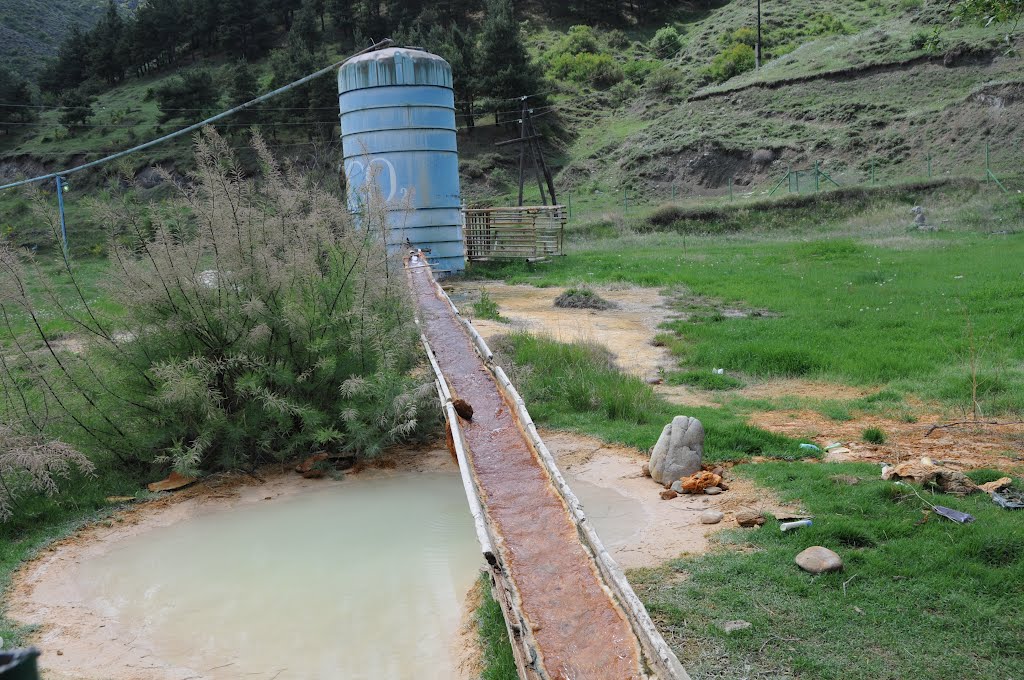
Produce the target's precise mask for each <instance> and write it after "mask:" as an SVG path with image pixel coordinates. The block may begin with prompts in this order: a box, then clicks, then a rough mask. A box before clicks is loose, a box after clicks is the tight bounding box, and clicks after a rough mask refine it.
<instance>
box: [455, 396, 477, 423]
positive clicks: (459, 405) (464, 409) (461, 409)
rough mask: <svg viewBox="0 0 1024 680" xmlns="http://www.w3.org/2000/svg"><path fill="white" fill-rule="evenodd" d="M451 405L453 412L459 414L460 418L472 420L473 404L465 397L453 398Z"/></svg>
mask: <svg viewBox="0 0 1024 680" xmlns="http://www.w3.org/2000/svg"><path fill="white" fill-rule="evenodd" d="M452 406H453V407H454V408H455V412H456V413H458V414H459V417H460V418H463V419H465V420H473V406H472V405H471V404H470V403H469V402H468V401H466V400H465V399H455V400H454V401H452Z"/></svg>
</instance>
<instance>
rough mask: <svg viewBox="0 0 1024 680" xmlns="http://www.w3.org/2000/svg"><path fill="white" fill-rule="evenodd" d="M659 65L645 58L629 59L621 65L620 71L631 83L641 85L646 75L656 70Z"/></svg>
mask: <svg viewBox="0 0 1024 680" xmlns="http://www.w3.org/2000/svg"><path fill="white" fill-rule="evenodd" d="M659 68H660V65H659V64H658V63H657V62H654V61H650V60H647V59H630V60H629V61H627V62H626V63H625V64H624V65H623V66H622V73H623V75H624V76H625V77H626V80H629V81H630V82H632V83H635V84H637V85H642V84H643V82H644V81H645V80H647V77H648V76H649V75H650V74H651V73H653V72H655V71H657V70H658V69H659Z"/></svg>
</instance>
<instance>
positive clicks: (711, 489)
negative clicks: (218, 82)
mask: <svg viewBox="0 0 1024 680" xmlns="http://www.w3.org/2000/svg"><path fill="white" fill-rule="evenodd" d="M704 493H706V494H707V495H709V496H717V495H718V494H720V493H722V490H721V489H720V488H719V487H717V486H709V487H708V488H706V489H704Z"/></svg>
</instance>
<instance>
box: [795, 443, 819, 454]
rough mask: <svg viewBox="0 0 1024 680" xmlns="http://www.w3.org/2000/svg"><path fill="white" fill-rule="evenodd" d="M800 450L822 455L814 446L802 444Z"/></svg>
mask: <svg viewBox="0 0 1024 680" xmlns="http://www.w3.org/2000/svg"><path fill="white" fill-rule="evenodd" d="M800 448H801V449H802V450H803V451H814V452H815V453H821V449H820V448H818V447H817V446H815V445H814V444H801V445H800Z"/></svg>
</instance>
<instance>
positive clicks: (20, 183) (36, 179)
mask: <svg viewBox="0 0 1024 680" xmlns="http://www.w3.org/2000/svg"><path fill="white" fill-rule="evenodd" d="M392 43H393V41H392V40H391V39H390V38H385V39H384V40H381V41H380V42H377V43H374V44H373V45H371V46H369V47H367V48H366V49H363V50H360V51H359V52H356V53H355V54H353V55H350V56H348V57H346V58H344V59H342V60H341V61H339V62H336V63H334V64H331V65H330V66H325V67H324V68H322V69H320V70H319V71H315V72H313V73H311V74H309V75H308V76H305V77H304V78H299V79H298V80H296V81H294V82H291V83H288V84H287V85H284V86H282V87H279V88H277V89H276V90H273V91H271V92H268V93H266V94H264V95H261V96H259V97H256V98H255V99H252V100H250V101H247V102H245V103H244V104H239V105H238V106H236V107H234V108H231V109H228V110H227V111H223V112H221V113H218V114H217V115H215V116H211V117H210V118H207V119H206V120H203V121H200V122H198V123H194V124H192V125H189V126H188V127H184V128H182V129H180V130H177V131H175V132H172V133H170V134H166V135H164V136H163V137H158V138H156V139H153V140H150V141H148V142H146V143H145V144H139V145H138V146H133V147H132V148H130V149H126V150H124V151H119V152H117V153H115V154H111V155H110V156H106V157H104V158H100V159H97V160H95V161H90V162H88V163H84V164H82V165H78V166H75V167H73V168H68V169H66V170H63V171H61V172H51V173H50V174H48V175H40V176H39V177H32V178H31V179H23V180H20V181H18V182H11V183H10V184H4V185H3V186H0V191H2V190H4V189H11V188H13V187H17V186H23V185H25V184H33V183H35V182H42V181H44V180H48V179H54V178H56V177H61V176H63V175H70V174H72V173H74V172H81V171H82V170H86V169H88V168H92V167H96V166H97V165H102V164H103V163H109V162H110V161H112V160H116V159H118V158H122V157H124V156H127V155H129V154H132V153H135V152H136V151H142V150H143V149H148V148H149V147H151V146H156V145H157V144H162V143H163V142H166V141H168V140H170V139H174V138H175V137H180V136H181V135H184V134H188V133H189V132H193V131H195V130H198V129H200V128H202V127H203V126H205V125H209V124H211V123H214V122H216V121H218V120H221V119H222V118H227V117H228V116H230V115H232V114H235V113H238V112H239V111H243V110H245V109H247V108H249V107H251V106H255V105H256V104H259V103H261V102H264V101H267V100H268V99H271V98H272V97H276V96H277V95H279V94H282V93H284V92H287V91H288V90H291V89H293V88H295V87H298V86H299V85H304V84H305V83H308V82H309V81H311V80H313V79H315V78H319V77H320V76H322V75H324V74H326V73H329V72H330V71H332V70H334V69H337V68H339V67H340V66H341V65H342V64H344V63H345V62H347V61H349V60H350V59H352V58H354V57H358V56H359V55H362V54H366V53H368V52H374V51H376V50H379V49H383V48H385V47H388V46H389V45H391V44H392Z"/></svg>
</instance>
